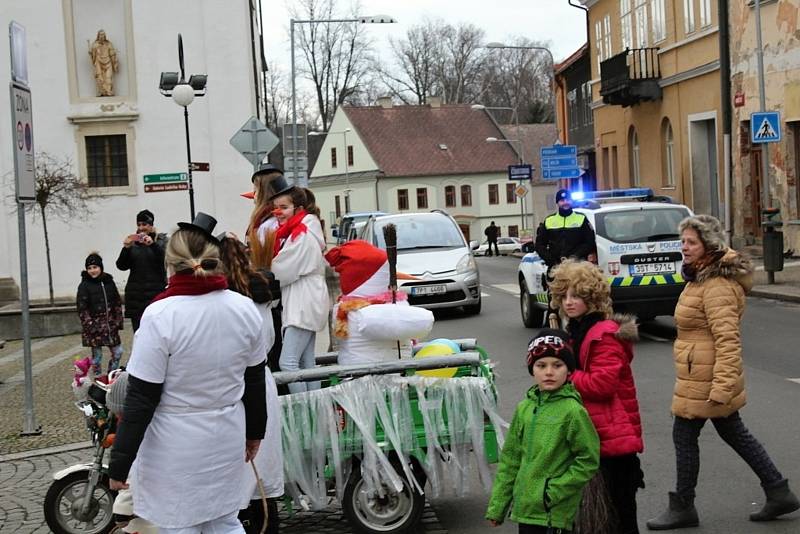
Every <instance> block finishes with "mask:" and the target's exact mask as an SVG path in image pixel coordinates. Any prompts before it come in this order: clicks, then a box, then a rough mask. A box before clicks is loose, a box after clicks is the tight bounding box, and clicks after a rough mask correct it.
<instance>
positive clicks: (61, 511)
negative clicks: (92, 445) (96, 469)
mask: <svg viewBox="0 0 800 534" xmlns="http://www.w3.org/2000/svg"><path fill="white" fill-rule="evenodd" d="M88 478H89V473H88V471H78V472H75V473H70V474H69V475H67V476H65V477H64V478H62V479H60V480H56V481H54V482H53V483H52V484H51V485H50V488H49V489H48V490H47V495H45V498H44V519H45V521H46V522H47V526H48V527H50V530H52V531H53V532H54V533H55V534H106V533H108V532H110V531H111V530H112V529H113V528H114V514H113V512H112V508H113V506H114V498H115V493H114V492H113V491H111V489H110V488H109V487H108V477H106V476H101V478H100V481H99V482H98V483H97V486H95V488H94V491H93V494H92V501H91V504H90V506H89V512H88V513H87V514H86V515H85V516H84V517H80V510H79V506H80V499H81V497H82V496H83V492H84V490H85V488H86V485H87V484H88V483H89V480H88Z"/></svg>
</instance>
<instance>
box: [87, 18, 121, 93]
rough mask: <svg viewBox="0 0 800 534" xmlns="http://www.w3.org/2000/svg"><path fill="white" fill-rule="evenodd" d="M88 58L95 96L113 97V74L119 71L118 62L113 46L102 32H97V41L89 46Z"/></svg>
mask: <svg viewBox="0 0 800 534" xmlns="http://www.w3.org/2000/svg"><path fill="white" fill-rule="evenodd" d="M89 57H90V58H91V60H92V65H94V80H95V83H96V84H97V96H114V73H115V72H117V71H119V61H117V51H116V49H115V48H114V45H113V44H111V41H109V40H108V39H107V38H106V32H104V31H103V30H99V31H98V32H97V39H95V41H94V43H92V44H91V45H90V46H89Z"/></svg>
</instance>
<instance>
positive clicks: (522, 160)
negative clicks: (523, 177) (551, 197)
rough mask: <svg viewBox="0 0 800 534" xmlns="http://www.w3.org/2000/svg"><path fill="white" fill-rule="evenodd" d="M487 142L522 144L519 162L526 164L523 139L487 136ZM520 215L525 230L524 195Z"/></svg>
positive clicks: (522, 228) (520, 204)
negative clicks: (523, 154)
mask: <svg viewBox="0 0 800 534" xmlns="http://www.w3.org/2000/svg"><path fill="white" fill-rule="evenodd" d="M486 142H487V143H508V144H510V145H512V146H513V145H514V143H519V146H520V152H519V162H520V164H524V163H525V159H524V158H523V157H522V141H520V140H519V139H498V138H497V137H487V138H486ZM514 194H516V191H515V192H514ZM519 216H520V220H521V221H522V227H521V228H520V230H524V229H525V198H524V197H520V199H519Z"/></svg>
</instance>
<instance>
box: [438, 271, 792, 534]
mask: <svg viewBox="0 0 800 534" xmlns="http://www.w3.org/2000/svg"><path fill="white" fill-rule="evenodd" d="M477 261H478V264H479V266H480V270H481V282H482V286H483V290H482V291H483V311H482V313H481V314H480V315H479V316H464V315H463V314H461V313H455V312H454V313H451V312H442V313H437V321H436V325H435V327H434V331H433V334H432V336H435V337H452V338H458V337H477V338H478V341H479V343H480V344H481V345H482V346H483V347H485V348H486V349H487V350H488V352H489V353H490V354H491V355H492V359H493V360H495V361H496V362H497V367H496V370H497V383H498V387H499V393H500V413H501V415H503V416H504V417H505V418H506V419H507V420H510V418H511V415H512V413H513V410H514V406H515V405H516V403H517V402H518V401H519V399H521V398H522V396H523V395H524V393H525V391H526V390H527V388H528V387H530V385H531V383H532V382H531V378H530V376H529V375H528V373H527V370H526V369H525V366H524V363H523V362H524V354H525V348H526V347H527V344H528V342H529V340H530V338H531V337H532V335H533V333H534V331H533V330H530V329H527V328H525V327H523V326H522V322H521V320H520V315H519V300H518V297H517V288H516V286H517V283H516V280H517V274H516V270H517V265H518V262H519V260H518V259H516V258H513V257H500V258H497V257H493V258H479V259H478V260H477ZM742 330H743V339H744V349H745V350H744V354H745V372H746V380H747V382H746V384H747V392H748V404H747V406H746V407H745V408H744V409H743V410H742V412H741V413H742V417H743V419H744V421H745V423H746V424H747V425H748V427H749V428H750V430H751V432H752V433H753V434H754V435H755V436H756V438H757V439H759V440H760V441H761V442H762V443H763V444H764V446H765V447H766V449H767V451H768V452H769V453H770V455H771V456H772V458H773V460H774V461H775V463H776V465H777V466H778V468H779V469H780V470H781V471H782V473H783V474H784V476H785V477H788V478H789V479H790V480H791V481H792V484H793V487H794V490H795V491H796V492H798V490H800V412H798V409H797V407H798V405H800V357H799V356H798V354H800V353H799V352H798V347H800V305H793V304H784V303H780V302H776V301H769V300H763V299H752V298H751V299H749V300H748V306H747V311H746V313H745V318H744V323H743V328H742ZM674 336H675V330H674V325H673V323H672V319H671V318H660V319H658V320H657V321H654V322H651V323H648V324H645V325H643V327H642V328H641V337H642V339H641V340H640V342H639V343H638V344H637V346H636V351H635V352H636V358H635V360H634V372H635V375H636V382H637V388H638V392H639V401H640V404H641V412H642V421H643V425H644V433H645V452H644V454H643V455H642V463H643V469H644V471H645V477H646V484H647V488H645V489H644V490H642V491H641V492H640V493H639V497H638V504H639V523H640V528H641V530H642V531H643V532H644V531H646V528H645V526H644V523H645V521H646V520H647V519H648V518H650V517H653V516H654V515H657V514H658V513H660V512H661V511H662V509H663V508H664V507H665V506H666V501H667V491H669V490H671V489H673V486H674V483H675V472H674V461H675V460H674V453H673V447H672V438H671V430H672V420H671V416H670V413H669V405H670V400H671V395H672V387H673V380H674V374H673V365H672V343H671V342H672V339H673V338H674ZM700 449H701V471H700V482H699V485H698V488H697V495H698V497H697V502H696V504H697V509H698V512H699V515H700V527H699V528H696V529H688V530H686V532H697V533H703V534H745V533H747V534H749V533H760V532H765V533H767V532H768V533H771V534H789V533H792V534H794V533H797V532H800V512H796V513H794V514H792V515H790V516H789V517H788V518H787V519H783V520H780V521H776V522H772V523H766V524H763V523H762V524H758V523H752V522H750V521H748V520H747V516H748V514H749V513H750V512H752V511H754V510H757V509H758V508H759V507H760V505H761V503H763V500H764V496H763V493H762V492H761V488H760V486H759V484H758V479H757V478H756V476H755V475H754V474H753V473H752V472H751V471H750V470H749V468H748V467H747V465H746V464H745V463H744V462H743V461H742V460H741V459H740V458H739V457H738V456H737V455H736V454H735V453H734V452H733V451H732V450H731V449H730V448H728V447H727V446H726V445H725V444H724V443H723V442H722V440H721V439H720V438H719V436H717V435H716V433H715V432H714V429H713V427H712V425H710V424H709V425H707V426H706V428H705V429H704V431H703V433H702V434H701V438H700ZM798 493H800V492H798ZM487 501H488V494H486V493H485V492H483V490H482V489H481V488H480V486H479V484H478V482H477V479H476V480H475V481H474V483H473V485H472V489H471V494H470V496H469V497H467V498H466V499H464V498H462V499H456V498H447V499H437V500H435V501H434V505H435V508H436V510H437V513H438V516H439V519H440V521H441V524H442V526H443V527H444V528H446V529H447V530H448V531H449V532H453V533H465V534H468V533H474V532H475V533H476V532H485V531H486V530H487V523H486V522H485V521H484V519H483V514H484V512H485V510H486V503H487ZM516 531H517V529H516V525H514V524H511V523H507V524H505V525H503V526H501V527H500V528H497V529H493V530H492V532H497V533H505V532H516Z"/></svg>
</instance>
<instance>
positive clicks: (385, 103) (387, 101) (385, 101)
mask: <svg viewBox="0 0 800 534" xmlns="http://www.w3.org/2000/svg"><path fill="white" fill-rule="evenodd" d="M378 105H379V106H380V107H382V108H384V109H391V107H392V97H391V96H381V97H378Z"/></svg>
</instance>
